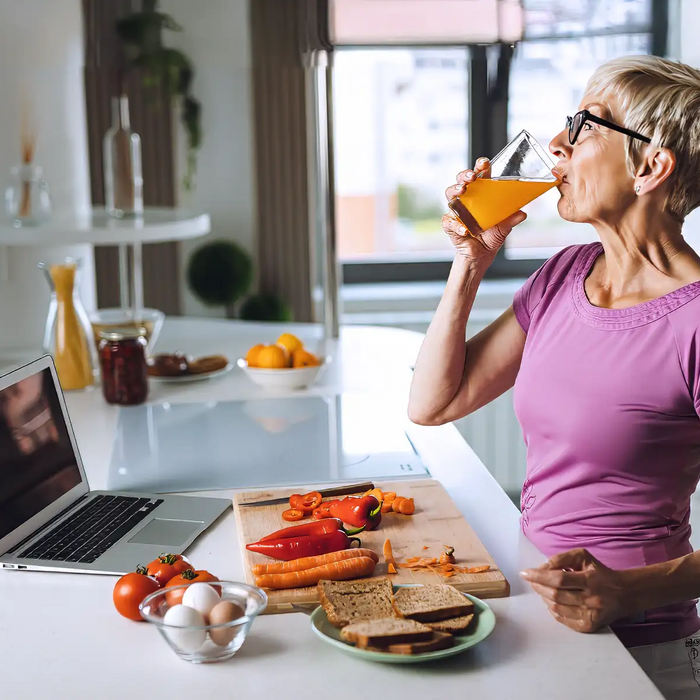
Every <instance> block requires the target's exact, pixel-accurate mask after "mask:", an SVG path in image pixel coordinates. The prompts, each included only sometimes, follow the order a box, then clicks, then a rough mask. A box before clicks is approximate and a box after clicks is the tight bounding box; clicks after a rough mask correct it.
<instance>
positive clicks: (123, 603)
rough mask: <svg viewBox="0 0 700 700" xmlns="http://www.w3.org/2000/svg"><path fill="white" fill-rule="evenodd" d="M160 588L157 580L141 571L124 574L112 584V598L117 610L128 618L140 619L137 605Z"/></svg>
mask: <svg viewBox="0 0 700 700" xmlns="http://www.w3.org/2000/svg"><path fill="white" fill-rule="evenodd" d="M159 588H160V586H159V585H158V581H156V580H155V579H152V578H151V577H150V576H146V575H145V574H143V573H131V574H124V576H122V577H121V578H120V579H119V580H118V581H117V583H116V585H115V586H114V592H113V593H112V599H113V600H114V607H115V608H116V609H117V612H118V613H119V614H120V615H123V616H124V617H128V618H129V619H130V620H135V621H137V622H138V621H141V620H142V619H143V618H142V617H141V613H139V605H141V603H142V601H143V599H144V598H145V597H146V596H147V595H150V594H151V593H153V592H154V591H157V590H158V589H159Z"/></svg>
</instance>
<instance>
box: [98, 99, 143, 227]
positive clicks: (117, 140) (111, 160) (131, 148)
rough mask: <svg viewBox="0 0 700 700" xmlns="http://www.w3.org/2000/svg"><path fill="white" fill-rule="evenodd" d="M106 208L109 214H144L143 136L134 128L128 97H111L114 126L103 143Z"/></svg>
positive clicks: (117, 215) (121, 215) (119, 215)
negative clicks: (132, 127) (134, 130)
mask: <svg viewBox="0 0 700 700" xmlns="http://www.w3.org/2000/svg"><path fill="white" fill-rule="evenodd" d="M103 160H104V164H103V165H104V183H105V208H106V209H107V213H108V214H109V215H110V216H114V217H116V218H118V219H121V218H122V217H125V216H141V215H142V214H143V174H142V172H141V137H140V136H139V135H138V134H136V133H134V132H133V131H132V129H131V121H130V119H129V98H128V97H127V96H126V95H120V96H119V97H118V98H117V97H115V98H113V99H112V127H111V128H110V129H109V130H108V131H107V133H106V134H105V137H104V143H103Z"/></svg>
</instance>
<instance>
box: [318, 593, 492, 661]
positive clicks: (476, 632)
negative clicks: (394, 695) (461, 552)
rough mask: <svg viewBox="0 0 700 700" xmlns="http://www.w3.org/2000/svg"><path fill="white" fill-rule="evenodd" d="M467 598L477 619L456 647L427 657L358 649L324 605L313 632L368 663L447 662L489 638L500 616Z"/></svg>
mask: <svg viewBox="0 0 700 700" xmlns="http://www.w3.org/2000/svg"><path fill="white" fill-rule="evenodd" d="M394 588H395V589H396V588H397V586H394ZM464 595H465V596H466V597H467V598H469V600H471V601H472V603H474V612H475V613H476V620H475V621H474V622H473V623H472V625H471V627H470V628H469V630H468V631H467V632H466V633H465V634H461V635H455V644H454V646H452V647H450V648H449V649H440V650H438V651H427V652H425V653H424V654H387V653H384V652H379V651H367V650H366V649H358V648H357V647H355V646H352V644H348V643H347V642H344V641H343V640H342V639H341V637H340V630H339V629H338V628H337V627H333V625H331V623H330V622H328V618H327V617H326V611H325V610H324V609H323V608H322V607H320V606H319V607H318V608H316V610H314V611H313V613H312V614H311V629H312V630H313V631H314V632H315V633H316V634H317V635H318V636H319V637H320V638H321V639H322V640H323V641H324V642H326V643H327V644H331V645H332V646H334V647H337V648H338V649H340V650H341V651H344V652H345V653H346V654H350V655H351V656H357V657H359V658H361V659H365V660H367V661H377V662H378V663H383V664H419V663H424V662H426V661H435V660H436V659H444V658H446V657H448V656H454V655H455V654H461V653H462V652H463V651H466V650H467V649H469V648H471V647H473V646H474V645H476V644H478V643H479V642H481V641H483V640H484V639H486V637H488V636H489V635H490V634H491V632H493V628H494V627H495V626H496V616H495V615H494V614H493V610H491V608H490V607H489V606H488V605H486V603H484V601H483V600H479V598H475V597H474V596H471V595H469V594H468V593H464Z"/></svg>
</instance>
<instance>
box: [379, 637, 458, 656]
mask: <svg viewBox="0 0 700 700" xmlns="http://www.w3.org/2000/svg"><path fill="white" fill-rule="evenodd" d="M454 642H455V638H454V637H453V636H452V635H451V634H448V633H447V632H433V638H432V639H429V640H428V641H427V642H412V643H411V644H390V645H389V646H388V647H386V648H384V649H382V648H381V647H370V648H369V650H370V651H382V652H389V653H390V654H405V655H410V654H425V653H426V652H428V651H439V650H440V649H448V648H449V647H451V646H454Z"/></svg>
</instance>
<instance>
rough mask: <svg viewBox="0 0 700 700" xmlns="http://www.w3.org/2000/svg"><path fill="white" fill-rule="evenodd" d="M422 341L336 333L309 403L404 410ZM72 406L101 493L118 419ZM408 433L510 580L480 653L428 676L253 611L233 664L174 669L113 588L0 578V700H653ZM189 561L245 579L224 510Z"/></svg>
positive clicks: (177, 330)
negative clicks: (552, 597) (535, 585)
mask: <svg viewBox="0 0 700 700" xmlns="http://www.w3.org/2000/svg"><path fill="white" fill-rule="evenodd" d="M291 327H292V330H293V332H297V334H298V335H300V337H302V339H303V340H305V341H306V342H307V343H308V344H309V345H310V346H311V347H312V348H313V347H314V342H318V340H319V339H320V334H321V331H320V328H318V327H316V326H301V325H296V326H294V325H292V326H291ZM289 328H290V324H286V325H285V329H286V330H288V329H289ZM295 329H296V330H295ZM279 333H280V327H279V326H276V325H273V324H241V323H237V322H231V321H211V320H192V319H189V320H184V319H182V320H181V319H177V320H168V321H166V324H165V327H164V329H163V333H162V336H161V338H160V340H159V341H158V349H159V350H174V349H177V348H181V349H182V350H183V351H185V352H188V353H192V354H195V355H197V354H212V353H216V352H222V353H226V354H228V355H229V356H230V357H231V358H232V359H235V358H236V357H238V356H239V355H241V354H243V353H244V352H245V350H246V349H247V348H248V347H249V346H250V345H252V344H254V343H256V342H265V341H267V340H269V341H274V339H275V338H276V337H277V335H279ZM421 339H422V336H420V335H419V334H417V333H412V332H410V331H403V330H397V329H391V328H365V327H352V326H351V327H345V328H343V329H342V331H341V340H340V341H339V342H338V343H331V344H330V345H329V346H328V347H327V348H326V349H325V350H326V352H330V354H332V355H333V356H334V362H333V363H332V365H331V366H330V367H329V368H328V370H329V371H328V372H327V373H326V374H325V375H324V377H323V379H322V381H321V382H320V384H319V385H317V386H315V387H312V388H311V389H309V390H308V391H309V392H310V393H315V394H317V395H323V394H328V393H336V392H338V391H340V390H344V391H347V390H353V391H368V392H376V391H378V390H381V391H382V392H388V393H390V394H391V395H393V396H395V397H396V406H397V411H405V405H406V403H405V401H406V394H407V387H408V381H409V379H410V369H409V367H410V365H411V364H412V363H413V360H414V359H415V356H416V353H417V351H418V348H419V346H420V342H421ZM379 348H381V350H380V349H379ZM254 396H255V397H257V396H260V390H259V389H258V388H257V387H256V386H255V385H253V384H251V383H250V382H249V380H248V379H247V377H245V376H243V375H242V373H241V372H240V370H238V369H236V370H234V371H233V372H231V373H230V374H229V375H227V376H226V377H224V378H221V379H219V380H212V381H211V382H201V383H193V384H187V385H182V386H181V387H177V388H166V387H165V386H162V385H161V386H157V387H154V388H153V390H152V394H151V401H154V402H159V401H164V400H168V401H171V402H188V401H199V400H202V399H203V398H206V399H225V398H229V399H233V398H247V397H254ZM68 405H69V409H70V411H71V417H72V421H73V424H74V428H75V430H76V434H77V438H78V443H79V445H80V448H81V453H82V456H83V460H84V462H85V465H86V469H87V473H88V476H89V478H90V483H91V486H92V487H93V488H103V487H104V485H105V481H106V476H107V463H108V461H109V455H110V452H111V444H112V439H113V436H114V430H115V426H116V420H117V415H118V409H115V408H113V407H109V406H107V405H106V404H104V402H103V401H102V398H101V395H100V393H99V391H89V392H84V393H80V394H70V395H69V396H68ZM410 437H411V440H412V441H413V442H414V444H415V447H416V449H417V450H418V452H419V454H420V455H421V456H422V457H423V459H424V461H425V462H426V463H427V464H428V466H429V468H430V470H431V473H432V475H433V476H434V477H435V478H437V479H439V480H440V481H441V482H442V483H443V484H444V485H445V487H446V488H447V490H448V491H449V493H450V495H451V496H452V498H453V499H454V500H455V502H456V503H457V505H458V507H459V508H460V509H461V511H462V513H463V514H464V515H465V517H466V518H467V520H468V521H469V522H470V524H471V525H472V527H473V528H474V530H475V531H476V532H477V534H478V535H479V537H480V538H481V540H482V542H483V543H484V544H485V545H486V547H487V548H488V550H489V552H490V553H491V554H492V555H493V557H494V559H495V561H496V562H497V564H498V565H499V566H500V568H501V569H502V570H503V572H504V573H505V575H506V577H507V578H508V580H509V581H510V583H511V587H512V593H511V596H510V597H509V598H502V599H495V600H489V601H488V603H489V605H490V606H491V607H492V609H493V610H494V612H495V613H496V617H497V624H496V629H495V630H494V632H493V633H492V635H491V636H490V637H489V638H488V639H487V640H485V641H484V642H482V643H481V644H479V645H478V646H477V647H475V648H473V649H471V650H469V651H467V652H466V653H464V654H461V655H458V656H455V657H452V658H451V659H447V660H444V661H442V662H438V663H433V664H418V665H416V666H389V665H383V664H373V663H370V662H364V661H358V660H357V659H355V658H352V657H350V656H347V655H345V654H342V653H341V652H339V651H337V650H336V649H334V648H332V647H331V646H329V645H326V644H324V643H323V642H322V641H321V640H319V639H318V638H317V637H316V636H315V635H314V634H313V633H312V632H311V629H310V626H309V619H308V617H307V616H306V615H304V614H301V613H293V614H287V615H263V616H261V617H259V618H258V619H257V620H256V621H255V623H254V624H253V627H252V630H251V632H250V635H249V637H248V639H247V640H246V642H245V644H244V645H243V647H242V649H241V650H240V651H239V652H238V653H237V654H236V656H234V658H233V659H231V660H230V661H227V662H224V663H219V664H212V665H207V666H193V665H190V664H188V663H185V662H183V661H181V660H179V659H178V658H177V657H176V656H175V654H174V653H173V652H172V651H171V650H170V649H169V648H168V647H167V645H166V644H165V643H164V641H163V640H162V639H160V636H159V634H158V632H157V631H156V630H155V629H153V628H152V627H150V626H149V625H147V624H145V623H143V624H139V623H133V622H130V621H128V620H126V619H124V618H121V617H120V616H119V615H118V614H117V613H116V611H115V610H114V609H113V607H112V601H111V597H112V595H111V594H112V588H113V586H114V582H115V578H114V577H107V576H104V577H103V576H86V575H73V574H49V573H39V572H15V571H4V572H0V688H2V696H3V697H12V698H13V699H19V698H28V699H31V700H37V699H39V698H44V697H47V698H48V697H50V698H52V700H62V699H64V698H65V699H66V700H68V699H70V700H73V699H77V698H81V699H82V698H85V699H92V698H100V699H105V700H107V699H110V698H115V700H116V699H117V698H118V699H120V700H121V699H122V698H125V697H137V696H142V697H144V698H148V697H152V696H153V697H181V698H182V697H187V696H189V695H191V696H192V697H198V698H203V697H207V698H217V697H240V698H251V699H255V700H262V699H263V698H270V697H272V696H273V694H274V693H279V694H283V696H284V697H286V698H294V699H296V698H300V699H301V698H308V697H313V696H317V695H318V696H320V695H324V696H329V697H332V698H333V700H357V699H358V698H394V697H396V698H401V699H402V700H410V699H412V698H416V699H420V700H425V698H426V697H427V698H429V697H431V696H433V695H439V696H441V697H455V698H461V697H489V698H498V699H499V700H500V699H501V698H502V699H503V700H511V699H516V698H522V699H525V698H533V699H537V700H546V699H548V698H560V697H566V698H567V700H577V699H578V698H581V700H584V699H585V700H590V698H605V699H607V698H618V697H619V698H628V697H630V698H632V697H633V698H635V699H636V700H644V699H646V698H650V699H651V698H657V699H658V698H661V695H660V694H659V693H658V691H657V690H656V688H655V687H654V686H653V684H652V683H651V681H649V680H648V679H647V677H646V675H645V674H644V673H643V672H642V671H641V669H640V668H639V667H638V666H637V664H636V663H635V661H634V660H633V659H632V657H631V656H630V655H629V654H628V653H627V651H626V650H625V649H624V647H622V645H621V644H620V643H619V642H618V641H617V638H616V637H615V636H614V635H613V634H612V633H611V632H601V633H598V634H595V635H583V634H579V633H576V632H573V631H571V630H569V629H567V628H565V627H564V626H562V625H560V624H558V623H556V622H555V621H554V620H553V619H552V618H551V617H550V615H549V614H548V613H547V610H546V607H545V605H544V603H542V601H541V600H540V598H539V596H537V595H535V594H534V593H533V592H532V591H531V590H530V589H529V586H527V587H526V586H524V585H523V584H522V583H521V581H520V579H519V577H518V571H520V570H521V569H522V568H524V567H527V566H533V565H537V564H539V563H541V562H542V561H543V557H542V555H540V554H539V553H538V552H537V551H536V550H535V548H534V547H533V546H532V545H530V543H529V542H528V541H527V540H525V538H524V537H523V536H522V534H521V532H520V525H519V513H518V511H517V509H516V508H515V507H514V506H513V504H512V503H511V501H510V500H509V499H508V497H507V496H506V495H505V493H504V492H503V491H502V490H501V489H500V487H499V486H498V484H497V483H496V482H495V481H494V479H493V478H492V477H491V475H490V474H489V473H488V471H487V470H486V469H485V467H484V466H483V465H482V464H481V462H480V461H479V459H478V458H477V457H476V455H475V454H474V453H473V451H472V450H471V449H470V448H469V446H468V445H467V444H466V443H465V442H464V440H463V439H462V438H461V436H460V435H459V433H458V432H457V430H456V429H455V428H454V426H451V425H448V426H441V427H438V428H425V427H420V426H415V429H412V430H411V434H410ZM231 494H232V492H231V491H226V492H216V495H217V496H221V495H225V496H227V497H230V496H231ZM210 495H214V494H211V492H210ZM187 554H188V557H190V558H191V559H192V561H193V562H194V563H195V564H196V565H197V567H198V568H206V569H208V570H209V571H211V572H212V573H214V574H216V575H217V576H219V578H221V579H233V580H243V571H242V561H241V557H240V553H239V550H238V544H237V538H236V524H235V520H234V518H233V515H232V513H231V511H229V512H228V513H227V515H225V516H224V517H223V518H221V519H220V520H219V521H218V522H217V523H216V525H215V526H214V527H213V528H211V529H210V530H209V531H208V532H207V533H206V534H205V535H204V536H203V537H201V538H200V539H199V540H197V542H195V544H194V546H193V547H192V548H191V549H190V550H189V551H188V552H187Z"/></svg>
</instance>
